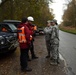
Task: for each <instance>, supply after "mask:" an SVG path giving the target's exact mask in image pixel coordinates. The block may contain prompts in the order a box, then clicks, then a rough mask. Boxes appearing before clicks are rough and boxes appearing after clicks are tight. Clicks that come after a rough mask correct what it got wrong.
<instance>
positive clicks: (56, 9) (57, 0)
mask: <svg viewBox="0 0 76 75" xmlns="http://www.w3.org/2000/svg"><path fill="white" fill-rule="evenodd" d="M64 4H66V2H65V0H54V3H52V4H50V5H49V6H50V8H52V9H53V13H54V14H55V19H57V20H58V23H60V22H61V21H62V15H63V10H64Z"/></svg>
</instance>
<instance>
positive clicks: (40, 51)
mask: <svg viewBox="0 0 76 75" xmlns="http://www.w3.org/2000/svg"><path fill="white" fill-rule="evenodd" d="M34 46H35V54H36V56H38V57H39V58H38V59H36V60H32V61H30V62H28V65H29V67H31V68H32V72H30V73H24V72H22V71H21V70H20V60H19V57H20V50H19V47H18V48H17V50H16V51H15V53H13V54H11V55H7V56H4V58H1V59H0V75H57V74H58V75H66V72H65V69H66V68H65V64H64V60H63V59H61V61H60V64H59V65H58V66H53V65H50V62H51V61H50V59H46V58H45V57H46V55H47V49H46V44H45V39H44V36H37V37H36V38H35V41H34ZM29 54H30V52H29Z"/></svg>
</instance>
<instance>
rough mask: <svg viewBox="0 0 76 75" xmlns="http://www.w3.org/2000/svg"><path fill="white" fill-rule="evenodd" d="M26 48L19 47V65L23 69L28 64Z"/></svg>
mask: <svg viewBox="0 0 76 75" xmlns="http://www.w3.org/2000/svg"><path fill="white" fill-rule="evenodd" d="M28 50H29V49H28V48H27V49H20V52H21V54H20V65H21V68H23V69H25V68H27V66H28Z"/></svg>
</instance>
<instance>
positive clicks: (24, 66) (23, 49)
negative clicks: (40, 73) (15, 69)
mask: <svg viewBox="0 0 76 75" xmlns="http://www.w3.org/2000/svg"><path fill="white" fill-rule="evenodd" d="M27 21H28V20H27V18H22V23H21V24H20V25H19V26H18V41H19V46H20V65H21V70H22V71H25V72H26V71H28V72H29V71H32V69H30V68H28V50H29V46H30V43H31V41H30V31H29V29H28V27H27V26H26V25H27Z"/></svg>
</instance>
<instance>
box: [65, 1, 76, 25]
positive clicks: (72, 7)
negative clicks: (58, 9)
mask: <svg viewBox="0 0 76 75" xmlns="http://www.w3.org/2000/svg"><path fill="white" fill-rule="evenodd" d="M63 24H64V25H65V26H73V27H76V0H72V1H71V2H70V3H69V4H68V6H67V9H66V10H65V11H64V15H63Z"/></svg>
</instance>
